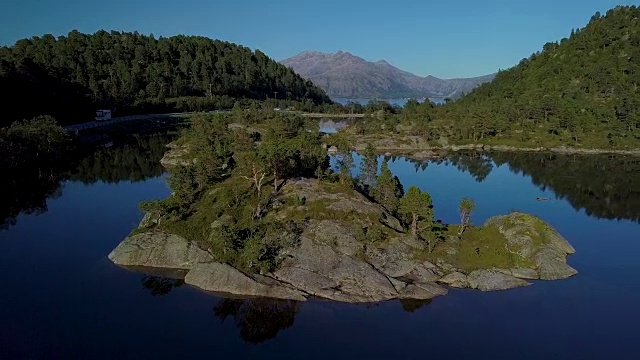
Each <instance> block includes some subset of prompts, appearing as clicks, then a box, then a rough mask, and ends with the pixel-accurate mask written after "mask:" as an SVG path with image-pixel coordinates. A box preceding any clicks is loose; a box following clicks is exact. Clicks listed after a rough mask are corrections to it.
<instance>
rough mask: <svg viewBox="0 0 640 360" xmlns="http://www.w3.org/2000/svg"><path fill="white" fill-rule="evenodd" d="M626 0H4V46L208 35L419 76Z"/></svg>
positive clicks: (544, 36) (456, 72)
mask: <svg viewBox="0 0 640 360" xmlns="http://www.w3.org/2000/svg"><path fill="white" fill-rule="evenodd" d="M631 4H637V2H635V1H624V0H535V1H534V0H532V1H526V0H457V1H456V0H441V1H429V0H424V1H420V0H413V1H405V0H396V1H379V0H369V1H349V0H341V1H336V0H324V1H317V0H314V1H306V0H297V1H295V0H271V1H268V0H209V1H205V0H181V1H176V0H171V1H167V0H153V1H151V0H110V1H109V0H102V1H95V0H86V1H79V0H76V1H73V0H56V1H53V0H2V1H1V2H0V45H13V44H14V43H15V41H16V40H18V39H21V38H24V37H31V36H33V35H43V34H47V33H49V34H53V35H56V36H57V35H63V34H67V33H68V32H69V31H70V30H72V29H77V30H79V31H81V32H95V31H96V30H99V29H106V30H126V31H133V30H137V31H139V32H141V33H144V34H149V33H153V34H154V35H156V36H159V35H162V36H171V35H175V34H192V35H203V36H207V37H211V38H218V39H222V40H227V41H231V42H235V43H238V44H242V45H245V46H248V47H250V48H252V49H256V48H258V49H260V50H262V51H264V52H265V53H267V54H268V55H269V56H271V57H272V58H274V59H276V60H282V59H285V58H287V57H289V56H293V55H295V54H297V53H299V52H302V51H304V50H318V51H323V52H335V51H338V50H343V51H349V52H351V53H353V54H355V55H358V56H361V57H363V58H365V59H367V60H372V61H376V60H379V59H385V60H387V61H389V62H390V63H391V64H393V65H395V66H397V67H399V68H401V69H404V70H407V71H410V72H413V73H416V74H419V75H428V74H431V75H435V76H438V77H444V78H451V77H467V76H477V75H483V74H487V73H491V72H494V71H496V70H498V69H500V68H502V69H504V68H508V67H511V66H513V65H514V64H516V63H517V62H518V61H519V60H520V59H522V58H523V57H527V56H529V55H530V54H531V53H533V52H535V51H537V50H539V49H541V48H542V45H544V43H546V42H548V41H555V40H559V39H561V38H562V37H565V36H568V35H569V33H570V32H571V29H572V28H576V27H583V26H584V25H586V23H587V22H588V21H589V19H590V17H591V16H592V15H593V14H594V13H595V12H596V11H601V12H602V13H603V14H604V13H605V12H606V10H607V9H609V8H612V7H614V6H615V5H631Z"/></svg>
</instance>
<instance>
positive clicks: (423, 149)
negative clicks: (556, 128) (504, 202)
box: [352, 136, 640, 156]
mask: <svg viewBox="0 0 640 360" xmlns="http://www.w3.org/2000/svg"><path fill="white" fill-rule="evenodd" d="M416 138H417V136H411V137H407V138H403V139H393V138H378V139H358V138H352V139H353V140H354V141H353V142H354V145H353V149H354V150H355V151H363V150H364V149H365V148H366V145H367V144H369V143H370V144H371V145H373V147H374V148H375V149H376V150H377V151H379V152H390V153H402V154H416V153H425V154H423V155H425V156H426V155H428V154H426V153H427V152H430V153H432V154H431V155H432V156H438V152H440V153H441V152H443V151H446V152H450V151H452V152H458V151H465V150H475V151H484V152H491V151H497V152H537V153H545V152H546V153H556V154H565V155H571V154H574V155H601V154H611V155H630V156H640V148H638V149H633V150H622V149H592V148H576V147H569V146H555V147H543V146H540V147H535V148H534V147H518V146H513V145H485V144H466V145H455V144H454V145H449V144H447V145H429V144H427V143H426V141H425V140H423V139H419V140H418V139H416ZM398 140H400V141H402V142H404V144H402V143H400V144H398V143H399V142H400V141H398ZM411 143H413V144H411Z"/></svg>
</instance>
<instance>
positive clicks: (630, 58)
mask: <svg viewBox="0 0 640 360" xmlns="http://www.w3.org/2000/svg"><path fill="white" fill-rule="evenodd" d="M567 32H569V31H568V30H567ZM423 110H425V109H423ZM426 112H427V113H428V118H426V117H423V118H425V120H426V121H418V118H417V117H416V118H415V119H414V120H415V121H414V122H415V123H416V124H420V125H421V126H422V128H423V131H424V132H425V133H428V134H430V136H432V137H434V138H437V137H438V136H443V137H447V138H448V139H454V140H464V141H469V140H471V141H482V142H483V143H485V144H486V143H487V140H488V138H495V139H502V141H501V142H502V143H528V144H529V145H532V147H538V146H541V145H546V146H557V145H560V144H567V145H570V146H582V147H591V148H619V149H637V148H640V8H638V7H636V6H619V7H616V8H614V9H611V10H609V11H607V13H606V15H605V16H602V15H601V14H600V13H596V14H595V15H594V16H593V17H592V18H591V20H590V21H589V23H588V24H587V26H586V27H584V28H582V29H574V30H571V35H570V36H569V37H567V38H563V39H561V40H560V41H557V42H550V43H547V44H545V45H544V46H543V47H542V50H541V51H539V52H536V53H534V54H532V55H531V56H530V57H528V58H525V59H523V60H522V61H520V63H519V64H518V65H516V66H514V67H512V68H510V69H508V70H504V71H500V72H499V73H498V74H497V75H496V77H495V79H494V80H493V81H492V82H490V83H487V84H483V85H481V86H479V87H478V88H476V89H475V90H474V91H472V92H471V93H469V94H467V95H466V96H463V97H462V98H460V99H458V100H457V101H453V102H451V103H449V104H446V105H443V106H439V107H435V108H431V109H426ZM416 116H418V115H416Z"/></svg>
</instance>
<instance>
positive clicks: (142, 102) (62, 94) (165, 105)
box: [0, 30, 332, 127]
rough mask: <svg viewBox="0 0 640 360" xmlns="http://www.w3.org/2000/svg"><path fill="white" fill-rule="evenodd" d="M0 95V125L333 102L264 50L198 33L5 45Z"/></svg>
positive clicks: (0, 52) (0, 54) (77, 36)
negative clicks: (258, 103) (98, 114)
mask: <svg viewBox="0 0 640 360" xmlns="http://www.w3.org/2000/svg"><path fill="white" fill-rule="evenodd" d="M0 97H1V98H2V99H3V104H5V106H3V114H2V117H1V118H0V127H2V126H7V125H9V124H11V123H12V122H13V121H16V120H22V119H30V118H33V117H36V116H40V115H51V116H53V117H55V118H56V119H57V120H58V122H59V123H60V124H63V125H64V124H69V123H74V122H83V121H88V120H91V119H93V117H94V116H95V110H97V109H101V108H107V109H112V110H114V116H121V115H129V114H139V113H147V114H148V113H161V112H173V111H176V112H184V111H204V110H214V109H222V108H224V109H229V108H231V107H233V105H234V103H235V101H236V100H242V99H245V100H266V99H271V100H272V101H276V100H279V101H280V103H281V105H280V106H283V107H284V106H285V105H288V104H295V105H297V106H298V107H305V108H309V109H312V108H314V107H317V106H320V105H327V106H329V105H332V101H331V100H330V99H329V97H328V96H327V95H326V94H325V93H324V91H323V90H321V89H320V88H318V87H316V86H315V85H313V84H312V83H311V82H310V81H308V80H304V79H302V78H301V77H300V76H298V75H297V74H296V73H294V72H293V71H292V70H291V69H289V68H287V67H285V66H284V65H281V64H279V63H277V62H276V61H274V60H272V59H270V58H269V57H268V56H267V55H265V54H264V53H263V52H261V51H260V50H256V51H251V50H250V49H248V48H246V47H242V46H239V45H235V44H232V43H229V42H223V41H218V40H211V39H208V38H205V37H199V36H183V35H178V36H172V37H169V38H165V37H159V38H155V37H154V36H153V35H149V36H147V35H141V34H139V33H137V32H133V33H128V32H117V31H111V32H107V31H103V30H101V31H98V32H96V33H95V34H83V33H80V32H78V31H72V32H70V33H69V34H68V35H67V36H60V37H58V38H56V37H54V36H52V35H44V36H42V37H37V36H36V37H32V38H30V39H22V40H19V41H17V42H16V43H15V45H13V46H11V47H0ZM276 104H278V103H277V102H276Z"/></svg>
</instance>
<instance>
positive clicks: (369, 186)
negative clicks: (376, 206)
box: [358, 144, 378, 196]
mask: <svg viewBox="0 0 640 360" xmlns="http://www.w3.org/2000/svg"><path fill="white" fill-rule="evenodd" d="M377 173H378V154H377V153H376V149H375V148H374V147H373V145H371V144H367V147H366V148H365V150H364V152H363V153H362V161H361V162H360V176H359V177H358V178H359V180H360V186H361V187H362V190H363V191H364V193H365V194H368V195H370V196H371V195H373V194H372V190H373V188H375V186H376V174H377Z"/></svg>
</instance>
